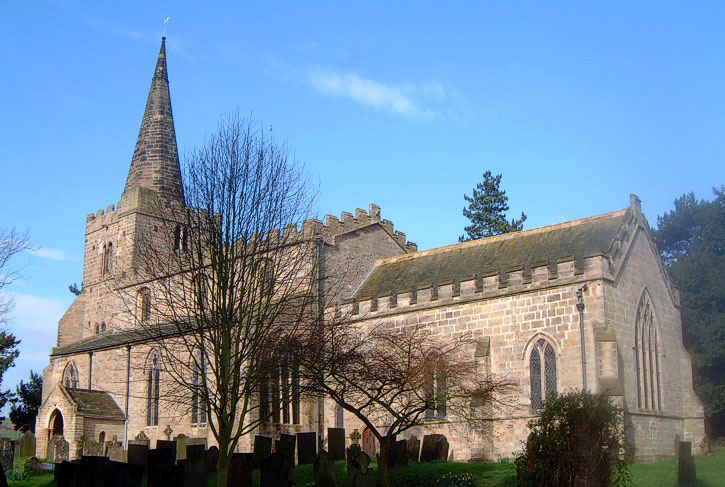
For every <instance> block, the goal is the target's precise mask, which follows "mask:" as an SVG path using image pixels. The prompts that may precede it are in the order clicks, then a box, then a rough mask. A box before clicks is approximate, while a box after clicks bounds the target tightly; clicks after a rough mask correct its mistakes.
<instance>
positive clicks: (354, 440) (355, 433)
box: [350, 429, 362, 445]
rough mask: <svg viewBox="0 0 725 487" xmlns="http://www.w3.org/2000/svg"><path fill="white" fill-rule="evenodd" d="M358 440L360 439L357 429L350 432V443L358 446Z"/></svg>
mask: <svg viewBox="0 0 725 487" xmlns="http://www.w3.org/2000/svg"><path fill="white" fill-rule="evenodd" d="M360 438H362V435H361V434H360V431H358V430H357V429H354V430H352V433H350V441H351V442H352V444H353V445H359V444H360Z"/></svg>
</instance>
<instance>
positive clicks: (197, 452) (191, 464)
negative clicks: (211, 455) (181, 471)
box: [186, 445, 206, 485]
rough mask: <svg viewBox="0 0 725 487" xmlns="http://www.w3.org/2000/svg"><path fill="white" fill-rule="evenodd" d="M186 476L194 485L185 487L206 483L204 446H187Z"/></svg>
mask: <svg viewBox="0 0 725 487" xmlns="http://www.w3.org/2000/svg"><path fill="white" fill-rule="evenodd" d="M186 476H188V477H189V478H191V479H193V482H194V483H191V484H189V483H188V482H187V485H204V483H205V482H206V451H205V450H204V445H187V447H186Z"/></svg>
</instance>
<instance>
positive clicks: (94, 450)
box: [80, 436, 105, 457]
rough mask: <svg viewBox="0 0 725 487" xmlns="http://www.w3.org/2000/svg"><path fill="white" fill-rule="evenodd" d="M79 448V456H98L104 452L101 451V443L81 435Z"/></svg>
mask: <svg viewBox="0 0 725 487" xmlns="http://www.w3.org/2000/svg"><path fill="white" fill-rule="evenodd" d="M80 450H81V456H92V457H98V456H103V455H104V454H105V452H104V451H103V445H101V444H100V443H98V442H97V441H95V440H93V439H92V438H88V437H86V436H82V437H81V441H80Z"/></svg>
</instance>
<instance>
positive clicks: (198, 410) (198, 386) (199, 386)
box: [191, 351, 206, 424]
mask: <svg viewBox="0 0 725 487" xmlns="http://www.w3.org/2000/svg"><path fill="white" fill-rule="evenodd" d="M192 368H193V370H194V374H193V378H192V384H193V393H192V396H191V423H192V424H202V423H206V403H205V401H204V382H205V377H206V359H205V358H204V354H203V353H202V352H201V351H199V353H198V354H197V356H196V358H195V359H194V363H193V364H192Z"/></svg>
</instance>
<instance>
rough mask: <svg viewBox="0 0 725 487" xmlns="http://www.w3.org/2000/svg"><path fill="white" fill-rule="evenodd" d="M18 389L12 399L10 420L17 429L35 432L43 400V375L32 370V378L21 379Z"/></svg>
mask: <svg viewBox="0 0 725 487" xmlns="http://www.w3.org/2000/svg"><path fill="white" fill-rule="evenodd" d="M16 391H17V393H16V395H15V397H14V398H13V399H12V400H11V402H12V405H11V406H10V421H12V422H13V425H14V426H15V429H16V430H20V431H32V432H35V417H36V416H37V415H38V409H39V408H40V404H41V402H42V400H43V377H42V376H41V375H40V374H36V373H35V372H33V371H32V370H31V371H30V380H29V381H28V382H27V383H25V382H23V381H22V380H21V381H20V385H18V387H17V388H16Z"/></svg>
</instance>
